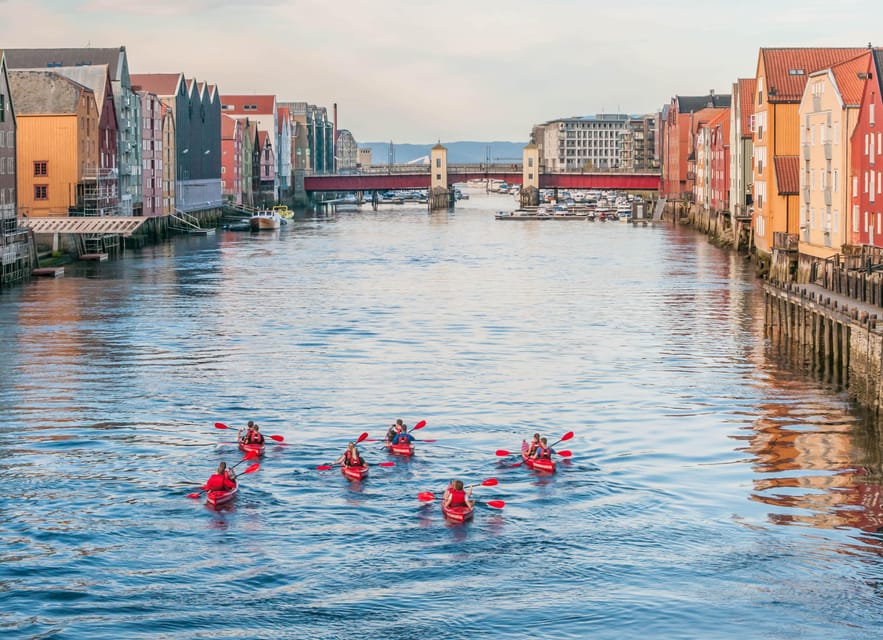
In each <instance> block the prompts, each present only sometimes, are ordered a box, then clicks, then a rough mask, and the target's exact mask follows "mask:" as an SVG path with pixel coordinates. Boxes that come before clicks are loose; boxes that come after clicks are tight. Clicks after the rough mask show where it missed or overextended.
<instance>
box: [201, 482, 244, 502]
mask: <svg viewBox="0 0 883 640" xmlns="http://www.w3.org/2000/svg"><path fill="white" fill-rule="evenodd" d="M237 491H239V485H236V486H235V487H233V488H232V489H225V490H221V491H209V492H207V493H206V501H207V502H208V503H209V504H210V505H212V506H213V507H216V506H218V505H219V504H226V503H227V502H230V501H231V500H232V499H233V498H235V497H236V492H237Z"/></svg>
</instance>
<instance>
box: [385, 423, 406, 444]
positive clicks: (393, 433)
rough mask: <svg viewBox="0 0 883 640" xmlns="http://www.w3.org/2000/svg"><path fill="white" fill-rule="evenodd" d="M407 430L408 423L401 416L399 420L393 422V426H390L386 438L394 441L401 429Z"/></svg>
mask: <svg viewBox="0 0 883 640" xmlns="http://www.w3.org/2000/svg"><path fill="white" fill-rule="evenodd" d="M407 430H408V425H406V424H405V423H404V422H403V421H402V419H401V418H399V419H398V420H396V421H395V422H394V423H393V424H392V426H391V427H390V428H389V430H388V431H387V432H386V439H387V440H388V441H390V442H392V440H393V438H395V437H396V435H397V434H398V433H399V432H400V431H407Z"/></svg>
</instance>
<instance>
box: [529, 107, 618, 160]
mask: <svg viewBox="0 0 883 640" xmlns="http://www.w3.org/2000/svg"><path fill="white" fill-rule="evenodd" d="M631 119H632V118H631V117H630V116H628V115H625V114H605V113H602V114H598V115H595V116H584V117H579V118H562V119H559V120H550V121H549V122H546V123H544V124H542V125H538V126H536V127H534V135H533V137H534V140H533V141H534V143H535V144H536V145H537V146H538V147H539V150H540V162H541V163H542V164H543V166H544V167H545V169H546V170H547V171H553V172H554V171H580V170H591V169H618V168H620V166H621V165H622V139H623V137H627V136H629V135H630V129H629V122H630V120H631Z"/></svg>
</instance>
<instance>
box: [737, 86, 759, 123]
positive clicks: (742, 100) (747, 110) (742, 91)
mask: <svg viewBox="0 0 883 640" xmlns="http://www.w3.org/2000/svg"><path fill="white" fill-rule="evenodd" d="M756 90H757V79H756V78H740V79H739V116H740V118H741V121H742V137H743V138H751V137H752V136H753V133H752V131H751V116H753V115H754V94H755V92H756Z"/></svg>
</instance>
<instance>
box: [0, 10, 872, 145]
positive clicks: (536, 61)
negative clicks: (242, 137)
mask: <svg viewBox="0 0 883 640" xmlns="http://www.w3.org/2000/svg"><path fill="white" fill-rule="evenodd" d="M871 25H873V26H871ZM876 34H883V2H880V1H879V0H874V1H865V0H840V1H839V2H830V0H829V1H826V2H818V1H816V0H801V1H799V2H798V1H795V0H738V1H733V0H730V1H727V2H721V1H719V0H706V1H705V2H694V1H686V0H667V1H666V2H659V1H658V0H657V1H652V2H651V1H637V0H608V1H606V2H597V1H596V0H533V1H531V2H528V1H526V0H433V1H430V0H0V48H6V49H13V48H41V47H86V46H93V47H117V46H120V45H124V46H125V47H126V50H127V52H128V59H129V69H130V72H131V73H161V72H183V73H184V74H185V75H186V76H187V77H188V78H196V79H197V80H198V81H205V82H207V83H209V84H216V85H217V86H218V88H219V90H220V92H221V95H223V94H225V93H227V94H275V95H276V96H277V97H278V99H279V100H286V101H287V100H292V101H306V102H309V103H311V104H316V105H319V106H324V107H327V108H328V111H329V116H330V114H331V110H332V106H333V104H334V103H337V105H338V126H339V127H340V128H342V129H349V130H350V131H351V132H352V133H353V135H354V137H355V138H356V140H357V141H359V142H378V141H393V142H395V143H416V144H422V143H434V142H437V141H441V142H454V141H461V140H476V141H511V142H526V141H527V140H528V138H529V137H530V131H531V127H532V126H533V125H535V124H539V123H542V122H546V121H549V120H553V119H556V118H561V117H572V116H584V115H592V114H597V113H629V114H635V115H641V114H645V113H652V112H656V111H659V110H660V109H661V107H662V105H663V104H666V103H668V102H669V101H670V99H671V97H672V96H673V95H705V94H707V93H708V91H709V90H712V89H713V90H714V91H715V92H717V93H730V92H731V90H732V84H733V82H734V81H735V80H737V79H738V78H746V77H753V76H754V74H755V69H756V66H757V54H758V50H759V48H761V47H790V46H797V47H809V46H844V47H856V46H865V45H867V44H868V43H869V42H871V43H873V44H874V45H879V46H883V37H879V38H876V41H875V37H876Z"/></svg>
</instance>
